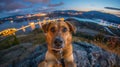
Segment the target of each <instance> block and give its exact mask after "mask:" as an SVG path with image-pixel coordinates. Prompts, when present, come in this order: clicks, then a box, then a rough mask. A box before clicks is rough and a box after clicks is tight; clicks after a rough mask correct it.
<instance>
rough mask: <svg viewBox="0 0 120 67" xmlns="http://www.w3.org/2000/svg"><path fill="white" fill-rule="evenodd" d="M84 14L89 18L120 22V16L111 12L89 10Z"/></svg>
mask: <svg viewBox="0 0 120 67" xmlns="http://www.w3.org/2000/svg"><path fill="white" fill-rule="evenodd" d="M82 15H83V16H85V17H87V18H99V19H103V20H107V21H110V22H113V23H120V18H119V17H117V16H115V15H113V14H109V13H103V12H99V11H89V12H84V13H83V14H82Z"/></svg>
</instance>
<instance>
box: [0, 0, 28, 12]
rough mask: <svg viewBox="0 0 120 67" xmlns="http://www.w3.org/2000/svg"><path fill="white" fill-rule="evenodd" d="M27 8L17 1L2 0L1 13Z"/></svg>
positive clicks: (0, 1)
mask: <svg viewBox="0 0 120 67" xmlns="http://www.w3.org/2000/svg"><path fill="white" fill-rule="evenodd" d="M26 7H28V6H26V5H25V4H23V3H20V2H17V1H15V0H0V12H4V11H11V10H16V9H21V8H26Z"/></svg>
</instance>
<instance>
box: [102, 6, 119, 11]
mask: <svg viewBox="0 0 120 67" xmlns="http://www.w3.org/2000/svg"><path fill="white" fill-rule="evenodd" d="M104 8H105V9H110V10H118V11H120V8H114V7H104Z"/></svg>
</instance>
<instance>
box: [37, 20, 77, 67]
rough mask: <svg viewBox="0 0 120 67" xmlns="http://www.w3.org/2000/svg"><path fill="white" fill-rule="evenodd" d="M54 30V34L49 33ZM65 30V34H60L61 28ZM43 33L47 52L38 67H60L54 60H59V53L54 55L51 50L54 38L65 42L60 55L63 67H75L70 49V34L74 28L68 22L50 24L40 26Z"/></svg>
mask: <svg viewBox="0 0 120 67" xmlns="http://www.w3.org/2000/svg"><path fill="white" fill-rule="evenodd" d="M53 27H54V28H55V32H54V33H53V32H51V28H53ZM64 27H65V28H67V31H66V32H62V29H63V28H64ZM42 29H43V31H44V32H45V33H46V41H47V43H48V51H47V53H46V56H45V61H44V62H42V63H40V64H39V65H38V67H58V66H59V67H60V66H61V67H62V65H58V64H57V62H56V59H60V58H61V56H60V54H59V53H55V52H54V51H53V49H52V46H53V41H54V39H55V37H56V36H60V37H62V38H63V40H64V41H65V45H64V47H63V48H62V55H63V58H64V60H65V67H76V64H75V63H74V58H73V52H72V51H73V49H72V44H71V42H72V32H75V27H74V26H73V25H72V24H70V23H69V22H50V23H48V24H44V25H43V26H42Z"/></svg>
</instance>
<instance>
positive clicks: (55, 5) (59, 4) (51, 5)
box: [48, 2, 64, 7]
mask: <svg viewBox="0 0 120 67" xmlns="http://www.w3.org/2000/svg"><path fill="white" fill-rule="evenodd" d="M63 4H64V3H63V2H60V3H57V4H49V5H48V6H49V7H57V6H61V5H63Z"/></svg>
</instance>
